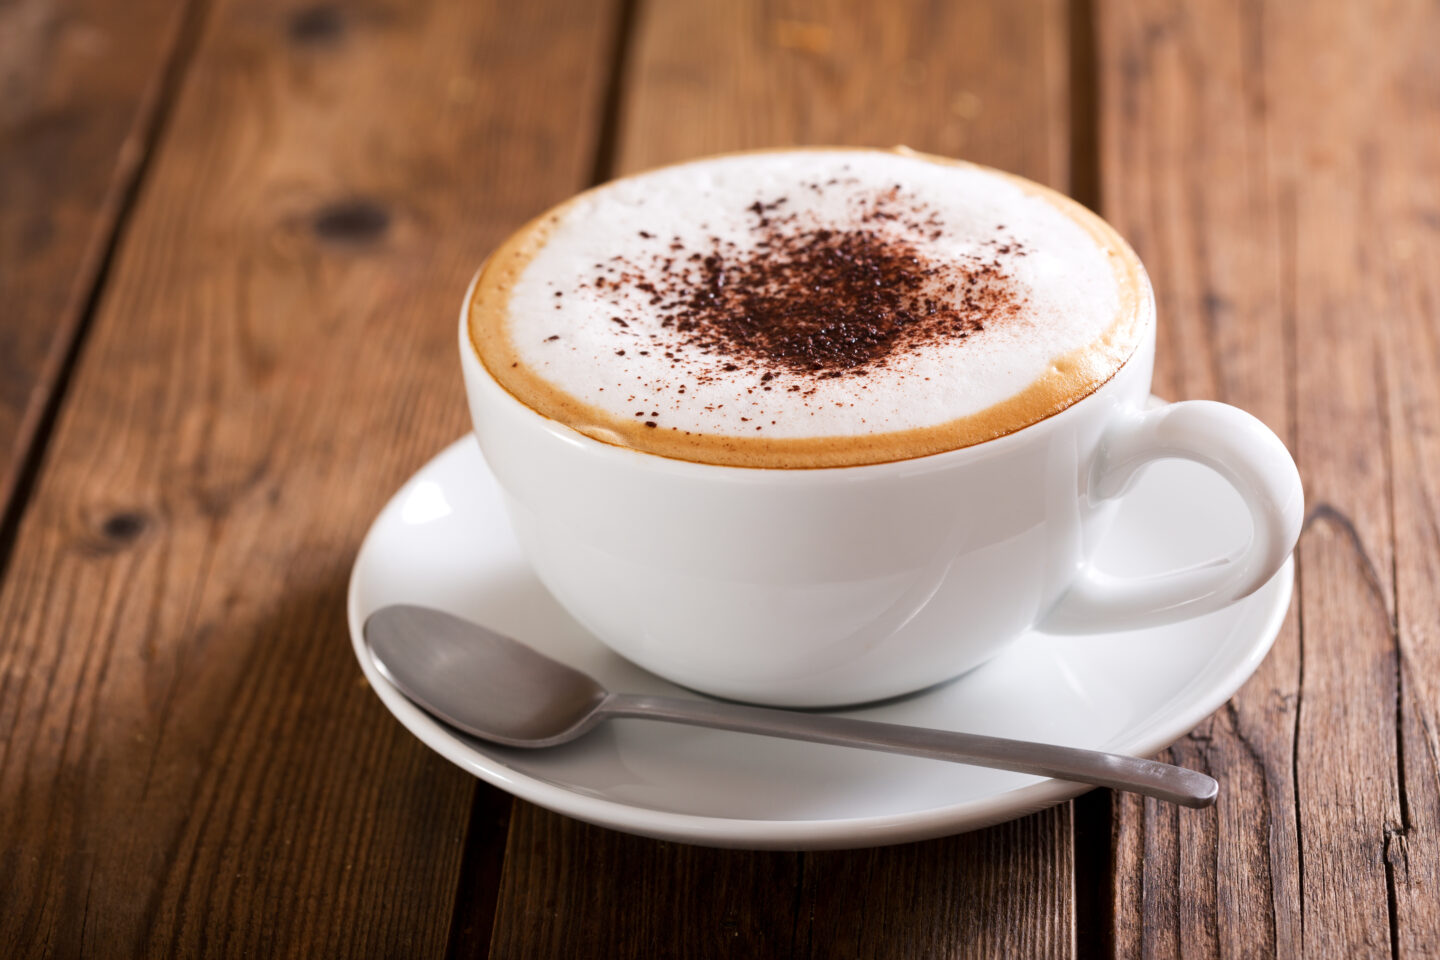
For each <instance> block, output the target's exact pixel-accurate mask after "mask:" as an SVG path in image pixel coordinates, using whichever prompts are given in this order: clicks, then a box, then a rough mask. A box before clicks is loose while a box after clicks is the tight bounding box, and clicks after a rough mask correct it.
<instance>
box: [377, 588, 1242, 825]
mask: <svg viewBox="0 0 1440 960" xmlns="http://www.w3.org/2000/svg"><path fill="white" fill-rule="evenodd" d="M365 642H366V645H367V646H368V647H369V648H370V654H371V656H372V657H373V658H374V661H375V665H376V667H378V668H379V670H380V672H381V673H382V674H384V676H385V678H386V679H387V680H389V681H390V682H391V683H393V684H394V685H395V686H396V687H397V688H399V690H400V691H401V692H402V693H404V694H405V695H406V696H407V697H409V698H410V699H411V700H413V701H414V702H415V703H416V704H417V705H418V706H420V707H421V708H423V709H424V710H426V711H428V712H429V713H431V714H433V715H434V716H435V717H437V718H439V719H440V720H443V721H444V722H445V723H448V724H449V725H450V726H452V727H456V728H458V729H460V730H463V731H465V732H466V733H469V734H473V735H474V736H477V737H479V738H481V739H482V740H489V741H491V742H494V743H499V744H504V745H505V746H510V747H553V746H558V745H559V744H562V743H568V742H570V741H571V740H574V739H576V738H577V737H580V736H583V735H585V734H586V733H588V732H589V731H590V730H592V729H594V727H595V726H596V724H598V723H599V722H600V721H601V720H607V719H611V718H615V717H640V718H644V719H649V720H668V721H669V722H671V723H685V724H689V725H691V726H696V727H715V728H718V729H721V730H735V731H738V732H740V733H756V734H760V735H761V736H766V737H784V738H786V739H790V740H809V741H813V742H815V743H832V744H838V745H840V746H845V747H859V748H861V749H864V750H882V751H887V752H890V753H905V754H910V755H911V756H916V757H930V758H932V759H935V760H952V761H955V762H957V763H968V764H973V765H975V766H979V767H994V768H996V769H999V770H1014V771H1017V772H1019V773H1032V774H1038V775H1040V776H1045V777H1055V778H1057V779H1059V780H1069V781H1072V782H1075V783H1088V784H1093V785H1095V786H1100V787H1110V788H1111V789H1114V790H1130V791H1133V792H1135V793H1141V794H1144V795H1146V796H1150V797H1155V798H1157V799H1160V800H1168V801H1170V802H1172V803H1179V804H1183V805H1185V806H1187V807H1207V806H1209V805H1211V804H1212V803H1214V802H1215V795H1216V793H1217V792H1218V791H1219V784H1217V783H1216V782H1215V781H1214V780H1213V779H1211V778H1210V777H1207V776H1206V775H1205V774H1203V773H1200V772H1198V771H1195V770H1187V769H1185V768H1184V767H1176V766H1171V765H1170V764H1168V763H1157V762H1156V761H1154V760H1140V759H1137V758H1135V757H1126V756H1121V755H1120V754H1114V753H1100V752H1098V751H1095V750H1080V749H1076V748H1074V747H1057V746H1052V745H1050V744H1044V743H1030V742H1027V741H1024V740H1006V739H1003V738H1001V737H984V736H979V735H976V734H971V733H955V732H953V731H950V730H930V729H926V728H924V727H909V726H903V725H901V724H895V723H878V722H875V721H872V720H855V719H852V718H850V717H835V716H827V715H824V714H817V713H798V712H795V711H791V710H774V709H770V708H767V707H747V706H741V705H739V704H734V703H718V702H714V701H708V700H677V699H674V698H670V697H651V696H641V695H635V694H626V693H611V692H609V691H608V690H606V689H605V688H604V687H602V686H601V685H600V684H599V683H598V682H596V681H595V680H594V679H593V678H591V677H589V676H587V675H586V674H583V673H581V672H580V671H578V670H574V669H572V668H570V667H567V666H565V665H564V664H563V663H558V662H556V661H554V660H551V659H550V658H549V657H547V656H545V655H544V654H541V653H538V652H536V651H535V650H532V649H530V648H529V647H527V646H525V645H524V644H522V643H520V642H519V641H516V640H511V639H510V638H509V637H505V636H501V635H500V634H498V633H495V632H494V631H492V630H487V629H486V628H484V627H481V626H478V625H476V624H473V623H470V622H468V621H466V620H461V619H460V618H458V617H453V616H451V615H450V614H448V613H443V612H441V611H439V610H431V609H428V608H426V607H414V606H394V607H385V608H384V609H382V610H378V611H376V612H375V613H374V614H372V615H371V617H370V619H369V620H367V621H366V622H365Z"/></svg>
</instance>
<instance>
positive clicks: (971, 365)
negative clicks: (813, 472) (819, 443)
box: [504, 150, 1128, 439]
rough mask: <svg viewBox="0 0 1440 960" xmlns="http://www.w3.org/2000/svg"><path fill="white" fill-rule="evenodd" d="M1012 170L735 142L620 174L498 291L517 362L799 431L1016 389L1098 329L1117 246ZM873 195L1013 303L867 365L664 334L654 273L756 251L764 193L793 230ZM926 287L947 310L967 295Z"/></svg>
mask: <svg viewBox="0 0 1440 960" xmlns="http://www.w3.org/2000/svg"><path fill="white" fill-rule="evenodd" d="M1022 183H1023V182H1021V181H1017V180H1015V179H1012V178H1009V177H1006V176H1003V175H1000V174H997V173H995V172H993V171H987V170H985V169H983V168H976V167H971V166H968V165H952V164H948V163H940V162H936V161H934V160H931V159H926V158H923V157H918V156H914V155H909V154H906V153H900V152H882V151H859V150H857V151H851V150H797V151H783V152H774V153H758V154H740V155H732V156H727V157H720V158H714V159H708V160H703V161H698V162H694V163H688V164H682V165H679V166H672V167H667V168H663V169H660V170H657V171H654V172H651V173H646V174H642V175H640V176H636V177H632V178H628V179H624V180H620V181H617V182H615V183H612V184H609V185H607V186H605V187H602V188H600V189H598V190H595V191H591V192H590V193H588V194H584V195H582V196H581V197H579V198H577V199H576V200H575V201H572V202H571V203H570V204H568V205H565V206H563V207H561V208H559V209H558V211H557V212H556V214H555V216H554V217H553V218H551V219H550V220H549V221H547V222H546V223H545V225H544V228H543V229H544V235H543V237H542V238H541V240H540V242H539V243H538V244H537V245H536V248H535V249H534V251H533V253H532V254H531V255H530V258H529V260H528V262H526V263H525V264H524V265H523V268H522V269H521V270H520V271H519V272H518V274H517V275H516V276H515V277H514V280H513V284H512V285H511V288H510V289H509V292H508V300H507V301H506V307H505V310H504V313H505V317H504V324H505V327H504V329H505V336H506V338H507V339H508V341H509V345H510V349H511V351H512V352H513V356H514V357H516V358H517V361H518V363H519V364H520V365H521V366H523V367H525V368H528V369H529V371H531V372H533V373H534V374H535V375H536V376H538V377H539V378H540V379H541V380H543V381H545V382H547V383H548V384H550V385H551V386H553V387H554V388H555V389H557V390H558V391H559V392H560V393H563V394H564V395H566V396H568V397H571V398H574V399H575V400H577V401H579V403H580V404H583V405H584V406H585V407H588V408H590V409H592V410H594V411H599V412H600V413H601V414H603V416H604V417H608V418H613V419H614V420H615V421H616V422H623V423H624V424H626V425H629V426H633V425H635V424H645V425H646V426H647V427H648V429H649V430H650V431H652V432H653V431H666V432H671V433H678V434H682V435H683V434H690V435H710V436H717V437H735V438H740V437H746V438H752V439H760V438H773V439H791V438H814V437H855V436H864V435H871V434H883V433H891V432H895V431H907V430H916V429H919V428H926V427H932V426H936V425H940V424H945V423H947V422H949V421H954V420H956V419H957V418H963V417H968V416H972V415H975V414H978V413H980V412H981V411H985V410H987V409H989V408H993V407H995V405H997V404H1001V403H1003V402H1004V401H1006V400H1007V399H1008V398H1012V397H1015V396H1016V395H1017V394H1020V393H1021V392H1022V391H1025V390H1026V389H1027V387H1030V386H1031V385H1032V384H1034V383H1035V382H1036V381H1037V380H1039V379H1041V378H1042V377H1044V376H1046V375H1047V373H1050V372H1052V371H1053V370H1054V369H1055V364H1056V362H1057V360H1059V359H1060V358H1064V357H1067V356H1071V355H1074V354H1075V353H1076V351H1084V350H1085V349H1086V348H1087V347H1089V346H1091V345H1093V344H1096V343H1097V342H1100V341H1103V340H1104V339H1105V338H1106V337H1107V335H1108V334H1109V332H1110V331H1111V329H1112V327H1113V326H1114V325H1115V323H1116V318H1117V315H1118V314H1120V313H1121V312H1122V309H1123V307H1124V302H1123V301H1124V299H1125V292H1124V291H1123V289H1122V283H1121V282H1120V280H1119V279H1117V278H1118V276H1119V274H1117V270H1116V266H1115V264H1116V261H1115V258H1116V257H1119V256H1122V255H1123V254H1122V252H1121V251H1120V250H1119V249H1116V248H1115V247H1114V246H1112V245H1111V244H1109V243H1107V242H1106V240H1105V238H1104V237H1103V236H1101V235H1098V234H1097V233H1096V232H1095V231H1094V230H1091V229H1086V227H1084V226H1082V225H1081V224H1080V223H1079V222H1077V220H1076V219H1075V218H1073V217H1072V216H1071V215H1069V214H1067V213H1066V212H1064V211H1062V210H1061V209H1060V207H1058V206H1057V205H1056V203H1054V202H1051V201H1050V200H1048V199H1046V198H1045V197H1044V196H1042V195H1039V194H1038V193H1037V192H1035V191H1032V190H1030V189H1027V187H1026V186H1025V185H1022ZM883 196H889V197H891V198H892V200H893V201H894V202H895V204H898V205H899V207H900V208H902V209H903V210H904V211H905V213H904V214H903V217H902V218H901V219H904V218H909V219H910V220H911V221H920V222H918V223H916V224H914V225H913V228H906V227H903V226H895V225H892V224H891V223H889V222H887V220H886V218H884V217H882V218H880V220H879V221H875V220H871V221H870V222H869V223H868V224H867V225H866V227H865V229H868V230H873V231H879V232H880V233H882V234H885V235H889V234H888V233H887V231H891V232H897V233H896V235H902V234H903V237H904V240H905V242H906V243H907V244H909V245H910V246H911V247H912V248H913V249H914V250H915V252H916V253H917V254H919V255H920V256H921V257H923V258H925V259H926V260H928V261H931V262H938V263H979V262H986V263H992V264H994V263H999V265H1000V267H999V269H1000V270H1001V272H1002V273H1003V275H1004V278H1005V282H1006V283H1007V284H1008V285H1009V288H1010V289H1011V290H1013V291H1014V292H1015V294H1016V297H1017V299H1016V305H1014V306H1013V308H1012V309H1011V310H1010V311H1009V313H1008V314H1007V315H1006V316H1004V317H1001V318H998V319H996V320H995V321H994V322H985V323H983V324H981V325H980V326H981V327H982V329H978V330H976V331H974V332H973V333H971V334H970V335H968V336H965V337H963V338H961V337H941V338H939V339H932V340H930V341H928V342H924V343H922V344H919V345H917V346H914V347H913V348H910V349H906V350H904V351H903V352H901V353H898V354H895V355H893V356H889V357H886V358H883V363H880V364H867V365H865V366H864V367H863V369H861V370H860V371H856V370H840V371H838V372H836V371H834V370H825V371H819V372H807V371H806V370H804V369H803V368H796V367H795V366H794V365H790V366H783V365H782V366H778V367H777V366H776V365H774V364H764V363H761V364H758V365H757V364H754V363H746V362H738V363H732V362H731V358H729V357H727V356H726V355H725V353H724V352H723V350H721V351H720V352H718V353H717V352H716V350H715V349H714V345H713V344H710V345H709V351H708V352H706V347H705V345H703V344H698V345H697V344H693V343H686V342H684V341H685V338H684V337H680V336H678V335H677V334H676V333H675V330H674V319H675V310H674V308H673V304H674V302H675V298H676V290H675V289H674V286H675V285H674V283H673V282H672V283H671V287H670V289H668V290H662V291H661V292H659V293H657V292H656V291H655V290H654V285H653V284H652V283H650V280H652V279H653V277H651V276H650V275H651V274H652V273H653V272H654V271H655V270H656V269H658V266H659V265H660V264H661V263H662V262H663V261H664V260H665V258H666V257H667V256H668V257H671V258H672V259H677V260H680V261H681V265H682V266H683V265H685V264H692V265H693V264H697V263H698V261H697V254H702V255H703V254H704V252H705V251H708V250H712V249H717V248H723V249H727V250H730V251H731V252H732V254H734V255H736V256H742V257H743V256H753V255H755V254H756V253H757V251H756V244H757V243H759V242H761V240H760V237H761V234H760V233H759V232H757V222H758V221H759V218H760V217H762V216H767V215H768V214H765V213H764V212H763V211H764V210H765V209H767V208H766V207H765V206H763V205H770V204H774V205H775V208H774V209H775V211H776V212H775V214H774V215H775V216H779V215H780V214H782V213H783V214H784V215H785V216H787V217H789V218H791V219H790V221H789V222H791V223H793V224H795V225H796V226H795V227H794V228H793V229H806V230H814V229H824V228H831V229H837V230H843V229H848V228H852V227H855V226H856V218H857V210H861V209H866V207H865V205H866V204H867V203H871V202H872V201H873V198H875V197H883ZM757 203H760V204H762V207H761V208H756V207H755V204H757ZM872 208H873V205H872ZM1116 244H1118V240H1116ZM997 250H1003V251H1007V252H1011V251H1013V252H1016V253H1018V254H1019V255H1013V256H998V255H997V254H996V251H997ZM758 252H759V253H760V254H761V255H763V251H758ZM674 269H677V270H678V269H679V267H675V268H674ZM815 295H816V296H817V297H824V296H825V291H824V290H819V291H816V293H815ZM937 295H938V296H940V298H941V299H942V300H944V301H946V302H945V303H942V306H956V305H957V303H958V298H959V296H960V294H958V293H956V294H953V295H952V294H947V293H945V292H944V290H943V288H941V289H939V292H938V294H937ZM952 301H955V302H952ZM666 304H670V305H671V307H670V309H669V312H668V313H667V309H666ZM667 317H668V318H669V320H670V321H671V323H670V324H669V325H668V326H667V325H666V320H667ZM667 354H668V355H667ZM1127 355H1128V354H1127ZM1120 362H1123V358H1122V359H1121V361H1120ZM1116 365H1117V366H1118V364H1116ZM1110 372H1113V370H1112V371H1110ZM650 424H653V425H654V426H653V427H650V426H649V425H650ZM1022 425H1023V424H1022ZM580 426H581V427H583V426H585V425H580ZM592 426H594V427H595V428H596V429H597V430H602V431H603V430H604V424H603V423H602V424H596V425H592ZM587 432H588V431H587ZM657 439H658V438H657Z"/></svg>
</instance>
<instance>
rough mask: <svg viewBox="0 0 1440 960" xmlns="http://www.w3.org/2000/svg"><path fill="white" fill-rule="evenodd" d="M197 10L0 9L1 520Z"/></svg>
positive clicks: (182, 2) (83, 2) (165, 3)
mask: <svg viewBox="0 0 1440 960" xmlns="http://www.w3.org/2000/svg"><path fill="white" fill-rule="evenodd" d="M188 5H189V4H188V3H187V0H137V2H135V3H126V4H123V5H122V4H115V3H109V2H106V0H22V2H19V3H11V4H6V5H5V6H3V7H0V90H3V91H4V96H3V97H0V304H3V305H4V306H3V307H0V516H3V515H4V511H5V509H6V507H7V506H8V505H9V503H10V499H11V496H12V495H13V493H14V490H15V486H16V484H17V482H18V481H19V475H20V472H21V469H22V465H23V464H24V463H25V462H26V459H27V456H28V454H29V451H30V450H31V447H32V445H33V444H34V442H35V440H36V433H37V431H38V430H39V429H40V425H41V420H42V419H43V415H44V411H45V409H46V406H47V404H48V402H49V400H50V398H51V394H52V393H53V391H54V390H55V388H56V385H57V381H58V379H59V378H60V376H61V371H62V369H63V367H64V365H65V359H66V356H67V354H68V352H69V350H70V348H71V344H72V342H73V341H74V338H75V336H76V334H77V332H78V330H79V327H80V324H81V320H82V317H83V315H84V313H85V310H86V306H87V303H88V300H89V298H90V294H91V291H92V290H93V289H94V286H95V283H96V282H97V278H98V274H99V272H100V268H101V265H102V263H103V261H104V258H105V253H106V251H107V250H108V248H109V245H110V243H111V240H112V237H113V236H114V233H115V230H116V229H117V226H118V221H119V217H120V215H121V211H122V209H123V208H124V207H125V205H126V202H127V200H128V198H129V196H130V192H131V189H132V187H133V185H134V183H135V179H136V176H137V174H138V171H139V169H140V166H141V163H142V161H143V159H144V157H145V153H146V150H147V149H148V139H149V136H150V133H151V131H152V129H153V128H154V126H155V124H156V122H157V118H158V117H159V115H160V114H161V113H162V112H163V111H162V110H161V107H162V105H163V104H164V102H165V95H166V92H167V84H166V82H165V80H166V74H167V66H169V65H170V64H172V63H173V62H175V61H177V60H178V59H179V57H178V56H177V44H178V42H179V40H180V37H181V35H182V33H183V32H184V31H183V30H182V29H181V27H182V24H183V23H184V22H185V17H184V15H185V11H186V7H187V6H188ZM3 536H4V530H3V524H0V537H3ZM0 549H3V545H0Z"/></svg>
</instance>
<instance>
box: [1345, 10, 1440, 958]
mask: <svg viewBox="0 0 1440 960" xmlns="http://www.w3.org/2000/svg"><path fill="white" fill-rule="evenodd" d="M1381 13H1382V14H1383V17H1382V19H1381V20H1380V22H1379V24H1378V25H1377V26H1378V27H1379V30H1380V33H1381V36H1382V37H1383V39H1384V42H1385V44H1386V47H1387V49H1386V52H1385V57H1384V59H1383V60H1382V61H1381V63H1382V64H1383V66H1384V68H1385V72H1384V74H1383V75H1382V76H1381V77H1379V78H1377V80H1376V83H1375V85H1374V87H1373V88H1372V89H1373V93H1374V98H1375V99H1374V101H1373V102H1374V104H1375V108H1374V109H1375V117H1376V121H1375V123H1374V129H1373V133H1372V135H1373V136H1375V137H1376V142H1379V143H1381V144H1383V145H1384V146H1383V148H1382V149H1379V150H1369V151H1367V152H1366V158H1367V160H1368V167H1367V169H1366V170H1365V171H1364V172H1365V175H1366V176H1367V177H1368V178H1370V182H1371V184H1372V189H1373V193H1372V198H1373V199H1372V201H1371V202H1372V203H1373V207H1372V208H1371V219H1370V221H1369V222H1368V223H1367V224H1366V227H1367V229H1368V230H1371V231H1373V236H1374V237H1375V240H1376V242H1375V243H1374V245H1373V247H1371V248H1370V249H1373V250H1374V251H1375V253H1376V257H1375V264H1376V270H1377V272H1378V273H1380V274H1381V277H1382V279H1381V281H1380V289H1379V290H1378V291H1377V294H1378V296H1377V300H1376V307H1377V308H1378V311H1379V314H1378V315H1379V316H1382V317H1384V318H1386V320H1387V321H1388V322H1386V323H1385V324H1384V325H1383V327H1382V330H1383V334H1384V339H1385V346H1386V351H1385V356H1386V361H1385V377H1384V381H1385V384H1386V387H1387V389H1386V395H1385V399H1386V400H1388V409H1387V419H1388V423H1389V426H1390V431H1389V433H1390V467H1391V471H1392V472H1391V477H1392V481H1393V485H1394V493H1393V496H1394V511H1395V514H1394V515H1395V591H1396V603H1395V606H1396V614H1397V627H1398V640H1399V655H1400V685H1399V687H1398V689H1397V704H1396V706H1397V708H1398V710H1399V722H1400V728H1399V735H1400V755H1399V766H1400V817H1399V819H1398V820H1396V821H1393V822H1391V823H1388V824H1386V831H1385V847H1384V850H1385V863H1386V867H1387V871H1388V875H1389V879H1390V886H1391V891H1392V898H1393V902H1394V908H1393V921H1394V928H1393V930H1392V937H1393V943H1394V946H1395V952H1396V953H1397V954H1398V955H1399V956H1401V957H1414V958H1419V957H1434V956H1440V901H1437V899H1436V892H1437V891H1440V733H1437V730H1440V483H1437V481H1436V478H1437V477H1440V262H1437V260H1436V257H1435V249H1436V241H1437V239H1440V184H1437V183H1436V178H1435V172H1436V170H1440V138H1437V136H1436V130H1440V99H1437V98H1436V96H1435V91H1437V90H1440V63H1436V61H1435V58H1434V49H1435V44H1436V41H1437V38H1440V10H1437V9H1436V8H1435V7H1434V5H1428V6H1427V5H1424V4H1420V3H1404V4H1397V5H1394V6H1390V7H1386V8H1385V9H1384V10H1383V11H1381ZM1372 49H1373V48H1372ZM1387 120H1388V122H1386V121H1387Z"/></svg>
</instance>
